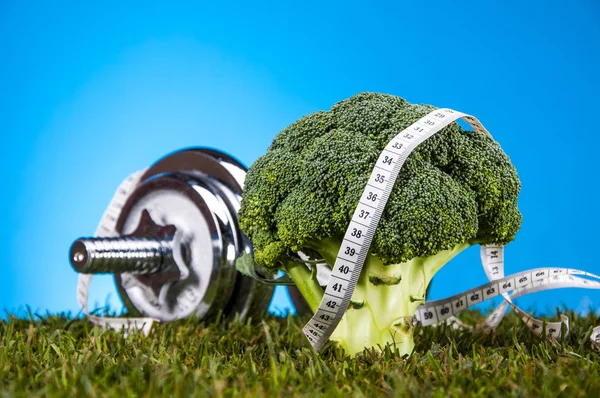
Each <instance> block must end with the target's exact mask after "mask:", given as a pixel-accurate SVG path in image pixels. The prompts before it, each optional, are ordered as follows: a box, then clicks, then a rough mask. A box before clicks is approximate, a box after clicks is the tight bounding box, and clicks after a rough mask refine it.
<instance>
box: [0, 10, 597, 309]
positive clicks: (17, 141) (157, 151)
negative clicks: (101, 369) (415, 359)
mask: <svg viewBox="0 0 600 398" xmlns="http://www.w3.org/2000/svg"><path fill="white" fill-rule="evenodd" d="M82 3H85V5H84V4H82ZM98 3H99V4H95V5H94V4H92V2H62V1H56V2H53V4H50V2H41V1H40V2H33V1H32V2H21V1H18V2H17V1H13V2H8V1H6V0H5V1H0V49H1V53H0V57H1V58H0V61H1V62H0V134H1V135H2V144H1V145H0V150H1V151H2V154H1V156H0V162H1V164H0V166H1V167H0V170H1V173H2V176H1V178H0V183H1V185H0V186H1V188H0V189H1V195H0V204H1V206H2V224H1V226H2V227H1V228H0V242H1V243H0V245H1V246H0V249H1V253H2V257H3V262H2V270H1V277H0V308H4V309H6V310H8V311H9V312H11V313H17V312H18V313H22V312H23V310H24V309H25V306H26V305H29V306H31V308H32V309H33V310H34V311H38V312H41V313H43V312H45V311H50V312H58V311H74V312H76V311H77V310H78V308H77V303H76V298H75V286H76V280H77V276H76V274H75V273H74V272H73V271H72V270H71V268H70V266H69V264H68V262H67V250H68V248H69V245H70V244H71V242H72V240H73V239H74V238H76V237H78V236H82V235H83V236H86V235H90V234H92V233H93V232H94V230H95V228H96V225H97V223H98V221H99V219H100V217H101V215H102V213H103V211H104V209H105V207H106V205H107V204H108V202H109V200H110V198H111V196H112V194H113V192H114V190H115V188H116V187H117V185H118V184H119V182H120V181H121V180H122V179H123V178H124V177H125V176H126V175H128V174H129V173H131V172H133V171H135V170H138V169H140V168H143V167H145V166H147V165H149V164H150V163H152V162H153V161H155V160H156V159H158V158H159V157H161V156H163V155H164V154H166V153H168V152H170V151H173V150H176V149H179V148H182V147H187V146H194V145H196V146H198V145H202V146H212V147H216V148H220V149H222V150H224V151H227V152H229V153H231V154H234V155H235V156H236V157H238V158H239V159H240V160H241V161H242V162H244V163H245V164H248V165H249V164H251V163H252V162H253V161H254V160H255V159H256V158H257V157H258V156H260V155H261V154H262V153H263V152H264V151H265V150H266V148H267V146H268V145H269V144H270V142H271V140H272V139H273V137H274V136H275V134H276V133H277V132H278V131H280V130H281V129H282V128H283V127H285V126H286V125H288V124H290V123H292V122H293V121H295V120H296V119H298V118H299V117H301V116H302V115H305V114H307V113H310V112H313V111H316V110H319V109H328V108H329V107H330V106H331V105H332V104H334V103H335V102H337V101H339V100H342V99H344V98H347V97H349V96H351V95H353V94H356V93H358V92H360V91H380V92H385V93H390V94H395V95H399V96H401V97H404V98H405V99H407V100H408V101H410V102H413V103H429V104H434V105H436V106H440V107H450V108H454V109H457V110H461V111H464V112H468V113H471V114H473V115H475V116H477V117H478V118H479V119H480V120H481V121H482V122H483V123H484V125H485V126H486V127H487V128H488V130H489V131H490V132H491V133H492V134H493V136H494V137H495V138H496V140H498V141H499V142H500V143H501V144H502V146H503V148H504V149H505V151H506V152H507V153H508V154H509V155H510V156H511V158H512V160H513V162H514V164H515V165H516V167H517V169H518V171H519V173H520V176H521V179H522V182H523V190H522V193H521V196H520V208H521V210H522V212H523V216H524V221H523V226H522V229H521V231H520V232H519V234H518V236H517V239H516V241H515V242H513V243H511V244H510V245H509V246H508V248H507V272H508V273H512V272H517V271H520V270H524V269H528V268H533V267H539V266H548V265H553V266H565V267H574V268H581V269H585V270H588V271H592V272H598V271H600V270H599V267H598V263H597V260H596V258H595V256H594V255H595V253H594V251H597V249H598V238H599V237H600V233H599V228H598V224H599V221H600V216H599V214H600V210H599V208H598V198H597V189H596V188H597V184H598V171H599V166H598V155H597V152H598V147H599V143H600V139H599V138H598V136H599V135H598V132H599V127H598V126H599V121H600V116H599V112H598V106H599V105H600V101H599V100H598V92H599V91H600V77H599V71H600V6H599V5H598V3H597V2H594V1H591V0H590V1H571V2H564V1H561V2H550V1H527V2H524V1H504V2H485V1H483V2H482V1H473V2H460V1H458V2H438V3H436V2H419V3H417V2H411V3H415V4H411V5H395V3H398V2H389V3H385V2H370V3H369V4H368V5H367V2H354V3H352V2H338V3H332V2H319V1H315V2H309V1H303V2H301V4H302V5H301V6H296V7H292V6H288V5H282V4H280V3H282V2H273V3H272V4H268V5H267V4H263V5H242V4H234V3H231V2H227V4H224V5H222V6H217V5H215V4H212V3H211V4H210V5H198V4H196V5H190V4H182V3H171V4H170V5H167V4H166V3H164V4H161V3H158V2H148V1H144V2H139V3H133V2H128V4H129V5H127V6H123V5H120V4H119V3H121V2H108V1H106V2H98ZM485 281H486V279H485V276H484V274H483V271H482V270H481V267H480V265H479V260H478V249H477V248H472V249H469V250H468V251H467V252H465V253H463V254H462V255H461V256H459V257H458V258H456V259H455V260H454V261H453V262H452V263H451V264H450V265H448V266H447V267H446V268H444V269H443V270H442V271H441V272H440V274H439V277H438V278H436V280H435V282H434V288H433V292H432V293H433V298H441V297H445V296H448V295H451V294H454V293H458V292H460V291H462V290H464V289H468V288H471V287H474V286H476V285H479V284H481V283H484V282H485ZM96 282H97V283H95V284H94V285H93V292H92V296H91V297H92V302H93V303H96V304H97V305H100V306H102V305H104V304H105V303H108V304H110V305H111V307H113V308H116V309H118V308H120V305H121V304H120V301H119V299H118V296H117V295H116V293H115V291H114V288H113V284H112V280H111V278H110V277H103V278H100V279H99V280H98V281H96ZM557 292H558V293H557ZM107 296H108V298H107ZM519 302H520V303H522V304H523V305H524V306H525V307H527V308H536V309H537V310H538V311H539V312H546V311H552V308H554V307H555V306H559V305H562V304H565V305H567V306H568V307H570V308H573V309H576V310H578V311H585V310H587V308H588V307H589V306H590V305H592V304H596V305H597V304H598V303H600V294H599V292H596V291H585V290H572V289H569V290H561V291H554V292H548V293H541V294H537V295H534V296H529V297H526V298H522V299H520V300H519ZM272 308H273V309H274V310H277V311H281V310H286V309H289V302H288V299H287V296H286V294H285V291H284V290H279V291H278V294H277V296H276V298H275V300H274V302H273V303H272Z"/></svg>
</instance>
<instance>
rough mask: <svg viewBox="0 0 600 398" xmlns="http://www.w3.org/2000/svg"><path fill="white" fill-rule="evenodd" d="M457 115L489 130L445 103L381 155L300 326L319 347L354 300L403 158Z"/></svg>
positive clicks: (416, 123)
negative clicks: (322, 290)
mask: <svg viewBox="0 0 600 398" xmlns="http://www.w3.org/2000/svg"><path fill="white" fill-rule="evenodd" d="M458 118H463V119H464V120H465V121H466V122H468V123H469V124H470V125H471V126H473V129H474V130H475V131H476V132H478V133H480V134H486V135H489V136H491V135H490V134H489V132H488V131H487V130H486V129H485V128H484V127H483V125H481V123H479V121H478V120H477V119H476V118H474V117H472V116H470V115H467V114H465V113H462V112H457V111H453V110H451V109H447V108H443V109H437V110H435V111H432V112H430V113H429V114H427V115H426V116H424V117H422V118H420V119H419V120H417V121H416V122H414V123H413V124H411V125H410V126H408V127H407V128H406V129H404V130H402V131H401V132H400V133H399V134H397V135H396V136H395V137H394V138H393V139H392V140H391V141H390V142H389V143H388V144H387V145H386V147H385V149H384V150H383V151H382V153H381V154H380V155H379V158H378V159H377V162H376V163H375V167H374V168H373V171H372V172H371V176H370V177H369V181H368V183H367V186H366V188H365V190H364V191H363V194H362V196H361V198H360V200H359V202H358V206H357V207H356V210H355V211H354V214H353V215H352V219H351V221H350V224H349V226H348V229H347V230H346V234H345V235H344V240H343V241H342V246H341V248H340V251H339V253H338V255H337V258H336V260H335V263H334V266H333V269H332V272H331V276H330V278H329V282H328V283H327V287H326V289H325V293H324V295H323V299H322V300H321V303H320V305H319V308H318V310H317V311H316V312H315V314H314V315H313V317H312V318H311V320H310V321H309V322H308V323H307V324H306V325H305V326H304V328H303V329H302V331H303V332H304V335H305V336H306V337H307V338H308V341H309V342H310V344H311V345H312V346H313V348H314V349H316V350H317V351H319V350H320V349H321V348H322V347H323V346H324V345H325V343H326V342H327V340H328V339H329V337H330V336H331V334H332V333H333V331H334V330H335V328H336V327H337V325H338V324H339V322H340V320H341V318H342V316H343V315H344V312H345V311H346V309H347V308H348V305H349V304H350V299H351V298H352V294H353V293H354V289H355V287H356V284H357V282H358V278H359V276H360V273H361V270H362V267H363V265H364V262H365V259H366V256H367V253H368V251H369V247H370V246H371V241H372V240H373V236H374V235H375V230H376V229H377V225H378V224H379V220H380V218H381V215H382V214H383V210H384V208H385V205H386V203H387V201H388V198H389V196H390V193H391V191H392V188H393V187H394V183H395V182H396V179H397V177H398V174H399V173H400V169H401V168H402V166H403V165H404V162H405V161H406V159H407V158H408V156H409V155H410V153H411V152H412V151H413V150H414V149H415V148H416V147H417V146H418V145H419V144H420V143H422V142H423V141H425V140H426V139H427V138H429V137H431V136H432V135H433V134H435V133H437V132H438V131H440V130H441V129H442V128H444V127H446V126H447V125H449V124H450V123H452V122H453V121H455V120H456V119H458Z"/></svg>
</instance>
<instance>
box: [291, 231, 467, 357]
mask: <svg viewBox="0 0 600 398" xmlns="http://www.w3.org/2000/svg"><path fill="white" fill-rule="evenodd" d="M472 244H476V242H465V243H461V244H458V245H456V246H455V247H454V248H452V249H450V250H442V251H440V252H438V253H437V254H435V255H433V256H429V257H416V258H413V259H411V260H409V261H406V262H404V263H399V264H392V265H384V264H383V263H382V261H381V260H380V259H379V258H377V256H375V255H373V254H368V255H367V258H366V260H365V264H364V269H366V270H367V272H362V273H361V275H360V277H359V279H358V283H357V285H356V288H355V290H354V294H353V295H352V301H351V305H350V307H349V308H348V310H347V311H346V312H345V314H344V316H343V318H342V320H341V322H340V323H339V325H338V326H337V328H336V330H335V331H334V333H333V335H332V336H331V340H333V341H337V342H338V343H339V344H340V345H341V346H342V347H343V348H344V349H345V350H346V352H349V353H357V352H361V351H362V350H363V349H364V348H365V347H376V346H381V347H382V348H383V347H384V346H385V345H386V344H390V345H392V346H393V347H395V348H397V349H398V350H399V352H402V353H408V352H410V351H412V349H413V346H414V342H413V337H412V316H413V315H414V313H415V310H416V308H417V307H418V306H419V305H421V304H423V303H424V302H425V291H426V289H427V286H428V285H429V282H430V281H431V279H432V278H433V275H435V273H436V272H437V271H439V270H440V269H441V268H442V267H443V266H444V265H445V264H446V263H448V262H449V261H450V260H451V259H452V258H453V257H454V256H456V255H457V254H458V253H460V252H461V251H463V250H464V249H466V248H467V247H469V246H471V245H472ZM340 245H341V241H339V240H337V239H331V238H329V239H324V240H323V241H321V242H317V244H311V245H310V248H311V249H313V250H315V251H318V252H319V253H320V254H321V255H322V256H323V259H324V260H325V261H326V262H327V263H328V264H333V263H334V262H335V258H336V256H337V253H338V251H339V249H340ZM283 264H284V269H285V271H286V272H287V273H288V275H290V276H291V278H292V279H293V280H294V282H295V284H296V286H297V287H298V290H300V293H301V294H302V296H303V297H304V299H305V300H306V301H307V303H308V305H309V307H310V309H311V310H312V312H313V313H315V312H316V311H317V309H318V307H319V304H320V302H321V298H322V297H323V293H324V291H323V288H322V287H321V286H320V285H319V282H318V281H317V280H316V278H315V276H314V275H312V273H311V272H310V270H308V268H307V267H305V266H304V265H302V264H300V263H298V262H296V261H292V260H289V259H285V260H283Z"/></svg>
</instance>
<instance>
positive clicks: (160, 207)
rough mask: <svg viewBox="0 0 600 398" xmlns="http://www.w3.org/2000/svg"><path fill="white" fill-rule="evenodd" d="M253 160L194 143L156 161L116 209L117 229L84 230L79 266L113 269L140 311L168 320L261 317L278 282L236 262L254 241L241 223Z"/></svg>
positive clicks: (77, 246) (77, 247) (74, 255)
mask: <svg viewBox="0 0 600 398" xmlns="http://www.w3.org/2000/svg"><path fill="white" fill-rule="evenodd" d="M245 175H246V168H245V167H244V166H243V165H242V164H241V163H240V162H238V161H237V160H235V159H234V158H232V157H231V156H229V155H227V154H225V153H222V152H220V151H217V150H213V149H207V148H192V149H186V150H182V151H178V152H175V153H172V154H170V155H167V156H165V157H164V158H162V159H160V160H159V161H157V162H156V163H154V164H153V165H152V166H150V167H149V168H148V169H147V170H146V171H145V172H144V173H143V175H142V176H141V178H140V180H139V183H138V184H137V185H136V186H135V188H134V189H133V191H132V192H131V193H130V194H129V195H128V197H127V200H126V201H125V203H124V204H123V205H122V206H121V207H120V209H119V211H118V216H116V217H115V220H114V221H115V225H116V227H115V231H114V232H116V234H117V235H118V236H117V237H108V238H103V237H95V238H80V239H78V240H76V241H75V242H74V243H73V244H72V246H71V250H70V253H69V258H70V263H71V265H72V267H73V269H75V271H77V272H80V273H86V274H100V273H109V274H114V277H115V282H116V286H117V289H118V291H119V294H120V295H121V298H122V299H123V302H124V303H125V306H126V307H127V309H128V310H129V313H130V314H133V315H135V316H139V315H143V316H147V317H151V318H154V319H158V320H161V321H165V322H169V321H173V320H176V319H181V318H187V317H190V316H196V317H198V318H206V317H209V316H211V315H214V314H216V313H218V312H219V311H222V312H223V313H224V314H225V315H228V316H235V315H238V316H239V317H241V318H245V317H247V316H249V315H251V316H253V317H262V316H264V314H265V313H266V310H267V307H268V305H269V302H270V300H271V296H272V293H273V290H272V289H273V288H272V287H271V286H269V285H264V284H261V283H258V282H256V281H255V280H253V279H251V278H249V277H246V276H244V275H242V274H240V273H239V272H237V271H236V269H235V260H236V259H237V257H238V256H240V255H241V254H242V253H243V252H248V253H250V252H251V251H252V246H251V243H250V242H249V240H248V239H247V238H246V237H245V236H244V234H243V233H242V232H241V231H240V229H239V226H238V219H237V212H238V210H239V207H240V200H241V195H242V188H243V181H244V178H245Z"/></svg>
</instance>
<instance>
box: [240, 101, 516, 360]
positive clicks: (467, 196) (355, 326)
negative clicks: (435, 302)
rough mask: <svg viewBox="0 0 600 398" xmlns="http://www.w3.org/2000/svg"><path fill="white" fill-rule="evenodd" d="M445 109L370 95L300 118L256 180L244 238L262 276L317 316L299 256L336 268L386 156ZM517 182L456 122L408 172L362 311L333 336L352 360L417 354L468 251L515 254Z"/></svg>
mask: <svg viewBox="0 0 600 398" xmlns="http://www.w3.org/2000/svg"><path fill="white" fill-rule="evenodd" d="M435 109H436V108H435V107H433V106H430V105H413V104H410V103H408V102H407V101H405V100H404V99H402V98H399V97H396V96H392V95H387V94H379V93H361V94H358V95H355V96H353V97H351V98H349V99H346V100H343V101H341V102H338V103H337V104H335V105H334V106H333V107H332V108H331V110H330V111H328V112H325V111H319V112H316V113H312V114H310V115H308V116H305V117H303V118H301V119H300V120H298V121H296V122H295V123H293V124H292V125H290V126H288V127H287V128H285V129H283V130H282V131H281V132H280V133H279V134H277V136H276V137H275V138H274V140H273V142H272V144H271V145H270V147H269V148H268V151H267V153H266V154H265V155H263V156H262V157H260V158H259V159H258V160H256V162H255V163H254V164H252V166H251V167H250V168H249V170H248V174H247V177H246V182H245V188H244V194H243V198H242V203H241V209H240V212H239V220H240V227H241V229H242V231H243V232H244V233H245V234H246V235H247V236H248V237H249V238H250V239H251V241H252V242H253V245H254V261H255V263H256V264H257V265H258V266H262V267H264V268H265V269H267V270H269V271H271V272H276V271H278V270H283V271H284V272H285V273H286V274H287V275H288V276H290V277H291V278H292V279H293V281H294V283H295V284H296V286H297V287H298V289H299V291H300V292H301V294H302V295H303V297H304V298H305V299H306V301H307V303H308V305H309V306H310V308H311V310H312V311H313V312H315V311H316V310H317V308H318V306H319V303H320V301H321V298H322V296H323V288H322V287H321V286H320V285H319V283H318V281H317V279H316V276H315V274H314V272H311V271H310V270H309V269H308V268H307V267H306V266H305V265H304V264H302V263H300V262H298V261H295V260H294V259H293V258H292V256H291V255H290V254H291V253H294V252H298V251H301V252H304V253H306V254H308V255H309V256H311V257H313V258H322V259H324V260H325V261H326V262H327V263H328V264H329V265H331V266H333V264H334V262H335V258H336V256H337V254H338V251H339V249H340V245H341V241H342V239H343V236H344V233H345V231H346V229H347V227H348V224H349V222H350V219H351V217H352V213H353V212H354V210H355V208H356V206H357V204H358V201H359V199H360V196H361V194H362V192H363V190H364V188H365V186H366V183H367V181H368V179H369V176H370V173H371V171H372V170H373V167H374V165H375V163H376V161H377V158H378V156H379V154H380V153H381V151H382V149H383V148H384V146H385V145H386V144H387V143H388V142H389V141H390V140H391V139H392V138H393V137H394V136H395V135H396V134H398V133H399V132H400V131H402V130H403V129H404V128H406V127H408V126H409V125H410V124H411V123H413V122H415V121H416V120H417V119H419V118H421V117H423V116H425V115H426V114H428V113H429V112H431V111H432V110H435ZM520 187H521V184H520V181H519V178H518V176H517V172H516V170H515V168H514V167H513V165H512V164H511V162H510V159H509V158H508V156H507V155H506V154H505V153H504V152H503V150H502V149H501V148H500V146H499V145H498V143H496V142H495V141H494V140H493V139H491V138H490V137H486V136H483V135H481V134H478V133H474V132H471V131H467V130H463V129H461V127H460V125H459V124H458V123H456V122H453V123H451V124H450V125H448V126H447V127H445V128H444V129H442V130H441V131H440V132H439V133H437V134H435V135H434V136H433V137H431V138H429V139H428V140H426V141H425V142H423V143H422V144H420V145H419V146H418V147H417V148H416V149H415V150H414V151H413V152H412V153H411V154H410V156H409V157H408V159H407V160H406V162H405V164H404V166H403V168H402V170H401V172H400V174H399V176H398V179H397V181H396V183H395V185H394V187H393V190H392V193H391V195H390V198H389V200H388V202H387V205H386V207H385V210H384V212H383V215H382V218H381V221H380V223H379V226H378V227H377V231H376V233H375V236H374V238H373V242H372V244H371V248H370V251H369V254H368V256H367V260H366V262H365V265H364V268H363V270H362V273H361V275H360V278H359V281H358V285H357V286H356V289H355V291H354V294H353V296H352V302H351V305H350V307H349V308H348V310H347V311H346V313H345V314H344V317H343V318H342V320H341V322H340V324H339V325H338V327H337V329H336V330H335V332H334V334H333V335H332V336H331V340H333V341H337V342H338V343H339V344H341V346H342V347H343V348H344V349H345V350H346V352H347V353H349V354H350V355H355V354H356V353H358V352H361V351H362V350H363V349H364V348H369V347H375V348H377V347H378V348H379V349H382V348H383V347H385V346H386V344H388V343H389V344H393V345H394V347H395V348H396V349H398V350H399V352H400V353H409V352H410V351H412V349H413V347H414V343H413V334H412V333H413V332H412V322H408V321H410V320H411V319H412V317H413V315H414V313H415V310H416V308H417V307H418V306H419V305H420V304H422V303H423V302H424V300H425V295H426V289H427V286H428V284H429V282H430V281H431V279H432V277H433V276H434V274H435V273H436V272H437V271H438V270H439V269H440V268H441V267H443V266H444V265H445V264H446V263H448V262H449V261H450V260H451V259H452V258H453V257H454V256H456V255H457V254H458V253H460V252H461V251H462V250H464V249H465V248H467V247H469V246H471V245H475V244H507V243H509V242H511V241H512V240H513V239H514V236H515V234H516V233H517V231H518V230H519V228H520V225H521V213H520V212H519V210H518V208H517V196H518V194H519V190H520Z"/></svg>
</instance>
